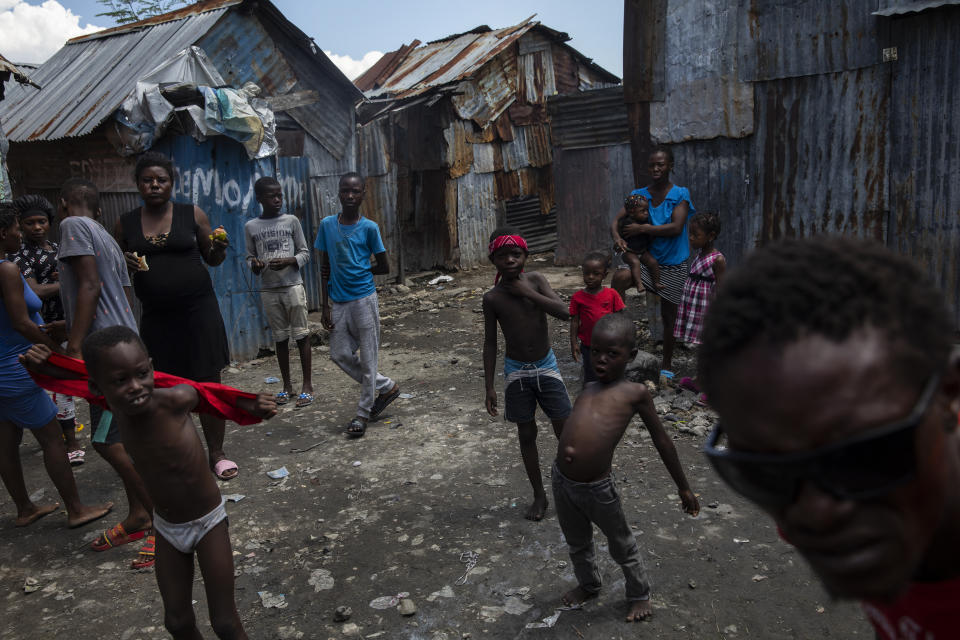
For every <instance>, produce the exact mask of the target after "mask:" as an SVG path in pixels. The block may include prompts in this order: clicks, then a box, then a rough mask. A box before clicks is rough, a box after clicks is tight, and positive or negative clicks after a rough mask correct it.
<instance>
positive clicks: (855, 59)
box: [671, 0, 886, 81]
mask: <svg viewBox="0 0 960 640" xmlns="http://www.w3.org/2000/svg"><path fill="white" fill-rule="evenodd" d="M745 8H746V10H745V11H740V12H739V13H740V21H739V23H740V28H739V38H738V40H739V57H740V63H739V76H740V80H743V81H757V80H774V79H776V78H792V77H797V76H806V75H811V74H816V73H830V72H835V71H846V70H851V69H859V68H861V67H866V66H870V65H873V64H877V63H878V62H880V60H881V49H882V48H883V47H884V46H886V45H885V44H883V40H884V38H883V33H884V31H883V30H884V28H885V26H886V23H884V22H883V18H880V17H878V16H875V15H872V13H873V11H875V10H876V9H877V0H847V1H846V2H795V1H794V0H750V1H749V3H748V6H747V7H745ZM672 27H673V25H671V28H672Z"/></svg>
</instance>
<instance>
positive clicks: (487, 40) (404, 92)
mask: <svg viewBox="0 0 960 640" xmlns="http://www.w3.org/2000/svg"><path fill="white" fill-rule="evenodd" d="M534 28H536V29H537V30H538V31H542V32H544V33H545V34H546V35H547V36H548V37H549V38H550V39H553V40H557V41H559V42H566V41H567V40H569V39H570V38H569V36H567V34H565V33H561V32H559V31H554V30H553V29H549V28H548V27H545V26H543V25H541V24H540V23H539V22H537V21H534V20H533V19H532V17H531V18H528V19H527V20H524V21H523V22H521V23H520V24H517V25H514V26H512V27H507V28H505V29H494V30H486V29H485V28H480V27H478V28H477V29H474V30H472V31H469V32H467V33H463V34H459V35H456V36H450V37H448V38H445V39H443V40H438V41H434V42H431V43H428V44H426V45H423V46H421V47H417V48H415V49H413V50H411V51H409V53H408V54H407V55H406V57H405V58H404V59H403V61H402V62H400V63H399V64H398V65H397V66H396V68H395V69H394V70H393V71H392V72H391V73H390V74H389V75H388V76H387V77H382V74H381V77H376V78H370V77H365V76H361V77H360V78H358V79H357V80H358V82H361V86H364V87H366V86H370V85H371V83H374V84H376V83H379V86H376V87H375V88H372V89H369V90H368V91H366V92H365V95H366V96H367V98H371V99H372V98H380V97H390V98H393V99H398V100H400V99H404V98H409V97H411V96H416V95H419V94H421V93H424V92H426V91H429V90H431V89H435V88H439V87H446V86H449V85H453V84H454V83H456V82H458V81H460V80H465V79H468V78H472V77H473V76H474V74H476V73H477V72H478V71H479V70H480V68H481V67H482V66H483V65H485V64H486V63H487V62H489V61H490V60H492V59H493V58H495V57H496V56H497V55H499V54H500V53H501V52H503V51H504V50H506V49H507V47H509V46H510V45H512V44H513V43H514V42H516V41H517V40H518V39H520V37H522V36H523V35H524V34H525V33H527V32H528V31H530V30H531V29H534ZM565 46H566V45H565ZM570 51H571V52H572V54H574V55H576V56H577V57H579V58H582V62H583V63H584V64H587V65H590V66H592V67H596V65H594V64H593V63H592V62H591V61H590V60H589V59H588V58H585V57H584V56H582V54H580V53H579V52H577V51H576V50H574V49H572V48H571V49H570ZM397 53H398V52H391V53H389V54H387V55H388V56H394V55H395V54H397ZM395 62H396V60H395V59H393V58H391V60H390V63H391V64H394V63H395ZM385 66H386V65H385ZM596 68H597V69H600V70H601V71H603V70H602V69H601V68H600V67H596ZM605 73H607V72H605ZM608 75H609V77H610V79H611V81H613V82H616V81H618V78H617V77H616V76H614V75H613V74H609V73H608Z"/></svg>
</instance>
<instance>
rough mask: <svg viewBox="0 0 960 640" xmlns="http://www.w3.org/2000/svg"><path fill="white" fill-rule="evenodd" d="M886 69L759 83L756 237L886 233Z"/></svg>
mask: <svg viewBox="0 0 960 640" xmlns="http://www.w3.org/2000/svg"><path fill="white" fill-rule="evenodd" d="M888 82H889V71H888V68H887V67H884V66H875V67H869V68H866V69H858V70H856V71H847V72H843V73H831V74H826V75H820V76H806V77H800V78H787V79H783V80H774V81H771V82H766V83H758V84H757V85H756V87H757V93H758V98H757V100H758V105H757V133H758V135H755V136H754V137H753V142H754V145H755V147H756V149H757V150H756V154H757V155H756V157H758V158H762V171H761V178H760V179H761V184H760V186H759V190H760V194H761V197H762V199H761V207H762V208H761V215H760V216H755V217H752V219H751V223H752V232H753V234H754V235H755V237H756V239H757V241H758V243H760V244H763V243H766V242H770V241H773V240H777V239H779V238H784V237H792V236H800V237H803V236H809V235H814V234H817V233H843V234H845V235H853V236H859V237H867V238H875V239H877V240H883V239H884V238H885V231H886V223H887V211H888V210H889V204H888V202H887V170H888V167H887V127H888V122H889V120H888V118H889V111H888V109H889V97H888Z"/></svg>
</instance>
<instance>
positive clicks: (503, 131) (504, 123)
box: [493, 114, 513, 142]
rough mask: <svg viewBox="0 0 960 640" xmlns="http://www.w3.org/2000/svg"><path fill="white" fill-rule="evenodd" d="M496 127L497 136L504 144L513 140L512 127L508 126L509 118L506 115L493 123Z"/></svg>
mask: <svg viewBox="0 0 960 640" xmlns="http://www.w3.org/2000/svg"><path fill="white" fill-rule="evenodd" d="M493 124H494V126H496V127H497V136H499V138H500V139H501V140H503V141H504V142H510V141H511V140H513V126H512V125H511V124H510V118H509V117H508V116H507V114H503V115H501V116H500V117H499V118H497V119H496V121H495V122H494V123H493Z"/></svg>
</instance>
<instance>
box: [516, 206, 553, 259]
mask: <svg viewBox="0 0 960 640" xmlns="http://www.w3.org/2000/svg"><path fill="white" fill-rule="evenodd" d="M505 205H506V207H505V208H506V211H505V213H504V217H505V219H506V223H507V225H509V226H511V227H513V228H514V229H516V230H517V231H519V232H520V235H521V236H523V239H524V240H526V241H527V248H528V249H529V250H530V253H541V252H543V251H553V250H554V249H555V248H556V246H557V210H556V207H554V208H552V209H549V210H548V212H547V213H546V214H544V213H543V212H542V206H541V203H540V199H539V198H538V197H536V196H528V197H525V198H517V199H515V200H511V201H509V202H507V203H505Z"/></svg>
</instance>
